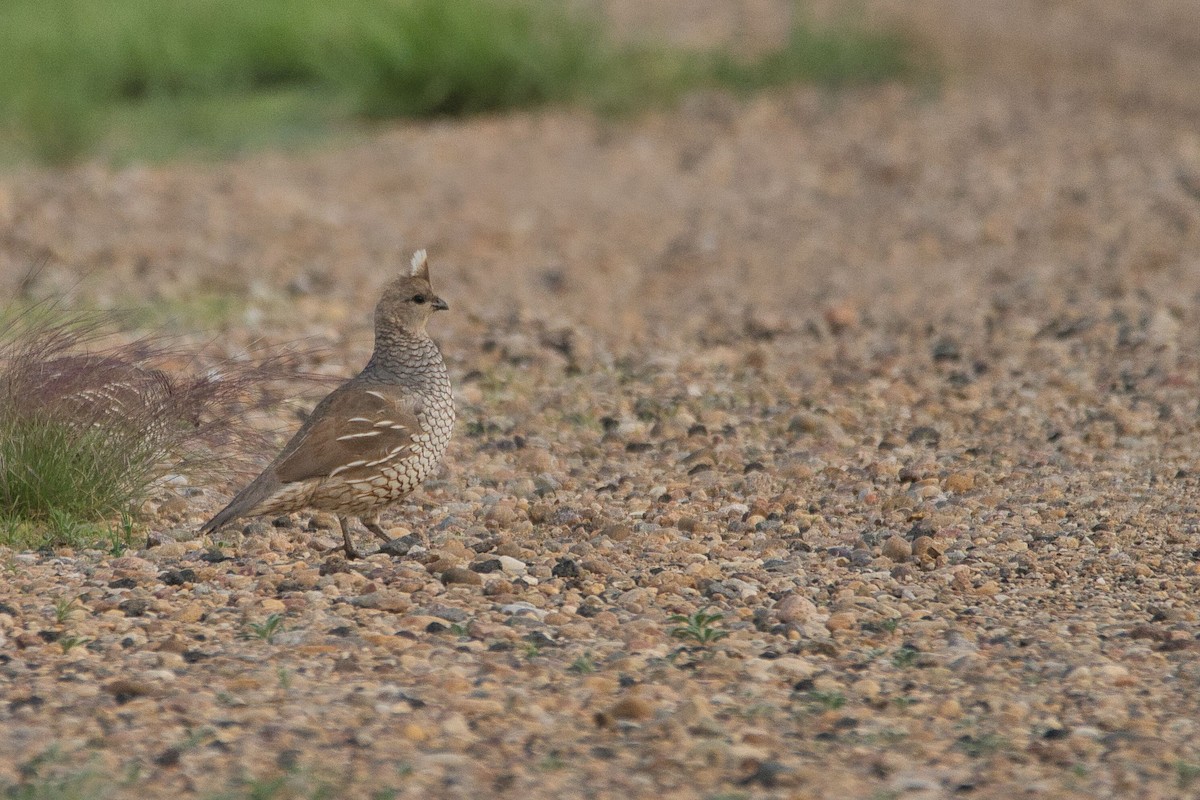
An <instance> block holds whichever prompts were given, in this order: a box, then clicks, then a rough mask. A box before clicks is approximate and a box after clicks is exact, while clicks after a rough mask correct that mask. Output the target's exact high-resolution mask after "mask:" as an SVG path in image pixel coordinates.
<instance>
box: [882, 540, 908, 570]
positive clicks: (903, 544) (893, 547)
mask: <svg viewBox="0 0 1200 800" xmlns="http://www.w3.org/2000/svg"><path fill="white" fill-rule="evenodd" d="M883 554H884V556H886V557H887V558H890V559H891V560H892V561H895V562H896V563H897V564H900V563H903V562H905V561H907V560H908V559H909V558H910V557H911V556H912V554H913V547H912V545H910V544H909V543H908V540H907V539H905V538H904V537H903V536H896V535H892V536H889V537H888V538H887V539H886V540H884V542H883Z"/></svg>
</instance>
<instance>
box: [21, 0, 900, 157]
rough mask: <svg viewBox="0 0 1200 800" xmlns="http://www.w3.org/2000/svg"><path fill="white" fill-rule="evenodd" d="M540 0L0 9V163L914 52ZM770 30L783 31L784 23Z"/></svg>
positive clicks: (660, 86)
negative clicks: (618, 38)
mask: <svg viewBox="0 0 1200 800" xmlns="http://www.w3.org/2000/svg"><path fill="white" fill-rule="evenodd" d="M571 9H572V6H570V5H568V4H562V3H557V2H552V1H551V0H455V2H445V0H342V2H340V3H326V2H322V0H258V2H255V3H241V2H236V0H194V1H193V2H181V0H160V1H159V2H155V1H154V0H57V2H54V3H51V4H46V3H43V2H40V0H7V2H5V4H4V11H3V19H2V24H0V158H6V159H8V160H12V159H16V158H22V157H27V156H29V155H33V156H36V157H38V158H40V159H42V160H45V161H50V162H61V161H69V160H72V159H75V158H78V157H80V156H82V155H86V154H99V155H101V156H107V157H111V158H116V159H126V158H164V157H168V156H170V155H173V154H175V153H176V152H178V151H180V150H189V151H195V150H199V151H201V152H205V153H211V154H225V153H229V152H237V151H240V150H243V149H247V148H255V147H262V146H267V145H274V144H282V145H289V144H296V143H303V142H306V141H311V140H313V139H314V138H317V137H321V136H325V135H328V134H330V133H331V132H337V131H340V130H352V129H353V128H354V127H355V120H356V119H363V118H390V117H398V116H399V117H418V118H425V117H433V116H445V115H464V114H475V113H483V112H495V111H501V110H505V109H512V108H527V107H532V106H539V105H543V104H548V103H576V102H578V103H586V104H590V105H592V106H594V107H598V108H601V109H613V110H620V109H632V108H639V107H643V106H645V105H649V104H653V103H661V102H670V101H671V100H672V99H674V98H675V97H677V96H678V95H679V94H680V93H681V92H684V91H686V90H688V89H690V88H693V87H697V86H724V87H728V88H730V89H733V90H735V91H738V92H753V91H758V90H761V89H765V88H770V87H774V86H779V85H782V84H786V83H790V82H793V81H815V82H818V83H821V84H824V85H828V86H842V85H846V84H852V83H863V82H873V81H881V80H890V79H893V78H903V77H906V76H911V75H913V74H914V73H916V72H918V71H919V70H920V67H919V65H918V60H919V59H918V56H917V54H916V51H915V49H914V48H913V47H912V46H911V45H910V43H908V42H906V41H904V40H903V39H902V38H900V37H898V36H896V35H894V34H890V33H887V32H883V33H878V32H872V31H866V30H863V29H861V28H859V27H856V26H854V25H852V24H842V25H839V26H835V27H830V28H825V29H817V28H814V27H812V26H810V25H809V24H807V22H805V21H804V19H803V13H802V12H801V10H799V9H798V10H797V12H796V14H795V15H794V16H795V18H796V19H797V20H798V21H797V22H796V23H795V24H794V25H793V26H792V28H791V33H790V35H789V36H788V37H787V39H786V41H785V42H784V44H783V45H782V46H781V47H780V48H778V49H777V50H775V51H772V52H767V53H763V54H761V55H758V56H756V57H752V58H743V57H740V56H738V55H736V54H733V53H730V52H727V51H724V50H716V51H684V50H680V49H676V48H670V47H666V46H660V45H652V44H648V43H641V44H634V45H628V44H618V43H616V42H614V41H613V39H612V38H611V37H610V36H609V34H608V32H607V30H606V29H605V27H604V25H603V24H602V22H601V21H600V20H599V19H598V18H597V17H594V16H590V15H587V14H583V13H581V12H579V11H577V10H575V11H573V10H571ZM781 24H787V23H786V22H785V21H784V20H781Z"/></svg>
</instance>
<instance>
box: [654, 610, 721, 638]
mask: <svg viewBox="0 0 1200 800" xmlns="http://www.w3.org/2000/svg"><path fill="white" fill-rule="evenodd" d="M723 619H725V615H724V614H709V613H708V609H707V607H705V608H701V609H700V610H698V611H696V612H694V613H692V614H672V615H671V616H670V617H668V621H669V622H675V623H679V624H678V625H677V627H674V628H672V629H671V635H672V636H673V637H675V638H676V639H691V640H692V641H694V642H696V644H701V645H709V644H715V643H716V642H719V641H721V640H722V639H724V638H725V637H726V636H728V635H729V631H725V630H721V629H720V628H719V627H717V626H718V625H719V624H720V622H721V620H723Z"/></svg>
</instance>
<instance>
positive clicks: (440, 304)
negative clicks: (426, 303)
mask: <svg viewBox="0 0 1200 800" xmlns="http://www.w3.org/2000/svg"><path fill="white" fill-rule="evenodd" d="M433 310H434V311H449V310H450V306H449V305H447V304H446V301H445V300H443V299H442V298H440V297H435V298H433Z"/></svg>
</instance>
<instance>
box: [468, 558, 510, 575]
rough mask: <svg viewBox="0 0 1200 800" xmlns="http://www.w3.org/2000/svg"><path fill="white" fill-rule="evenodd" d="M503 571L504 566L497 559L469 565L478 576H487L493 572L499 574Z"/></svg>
mask: <svg viewBox="0 0 1200 800" xmlns="http://www.w3.org/2000/svg"><path fill="white" fill-rule="evenodd" d="M503 569H504V565H503V564H501V563H500V559H498V558H489V559H487V560H486V561H476V562H475V563H474V564H472V565H471V570H472V571H473V572H478V573H479V574H480V575H489V574H491V573H493V572H500V571H501V570H503Z"/></svg>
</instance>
